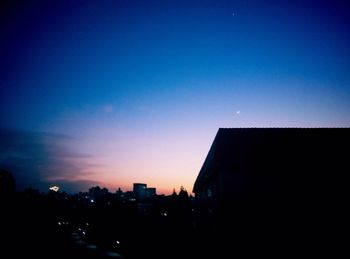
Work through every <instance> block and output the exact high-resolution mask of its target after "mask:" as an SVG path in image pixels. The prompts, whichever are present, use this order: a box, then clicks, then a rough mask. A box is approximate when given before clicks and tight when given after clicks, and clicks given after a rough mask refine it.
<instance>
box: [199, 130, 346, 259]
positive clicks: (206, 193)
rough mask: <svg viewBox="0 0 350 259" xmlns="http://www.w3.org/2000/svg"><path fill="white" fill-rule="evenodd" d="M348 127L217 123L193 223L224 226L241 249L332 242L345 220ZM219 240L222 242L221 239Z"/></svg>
mask: <svg viewBox="0 0 350 259" xmlns="http://www.w3.org/2000/svg"><path fill="white" fill-rule="evenodd" d="M349 133H350V129H348V128H232V129H219V131H218V133H217V135H216V137H215V139H214V141H213V144H212V146H211V148H210V150H209V153H208V155H207V157H206V159H205V161H204V164H203V166H202V168H201V170H200V172H199V175H198V177H197V179H196V181H195V184H194V188H193V192H194V193H195V195H196V204H197V208H196V210H197V211H198V213H197V224H198V227H199V228H200V229H203V230H205V231H212V232H216V231H217V232H220V233H222V231H226V232H227V234H229V235H230V236H231V241H232V240H233V241H234V244H236V245H237V247H240V248H241V249H242V250H244V251H248V250H247V249H243V248H242V247H246V246H249V247H250V250H251V248H259V249H261V250H264V251H266V252H267V253H268V254H271V252H273V251H276V250H277V248H283V249H284V250H291V251H301V250H303V249H305V247H308V248H310V241H316V243H318V245H320V244H324V245H327V244H329V243H330V242H333V241H332V240H331V238H330V236H333V235H332V234H335V229H337V228H338V229H341V228H342V227H343V225H342V224H343V223H344V222H345V220H344V219H342V217H343V215H345V214H344V213H343V209H344V204H346V198H345V197H347V195H346V193H347V191H346V190H347V189H348V187H347V186H346V182H347V181H346V179H347V177H346V175H347V174H348V172H349V163H348V155H347V151H346V150H347V149H348V147H349V146H350V145H349V144H350V134H349ZM214 235H215V234H214ZM209 236H210V235H209ZM216 236H219V237H220V236H223V235H220V234H218V235H216ZM294 236H296V238H292V237H294ZM216 242H218V244H217V245H218V246H219V247H220V248H222V246H223V245H224V243H225V240H220V238H219V240H216ZM228 247H230V246H229V245H228ZM321 247H322V245H321ZM323 247H327V246H323Z"/></svg>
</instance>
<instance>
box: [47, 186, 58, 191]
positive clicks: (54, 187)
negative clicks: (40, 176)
mask: <svg viewBox="0 0 350 259" xmlns="http://www.w3.org/2000/svg"><path fill="white" fill-rule="evenodd" d="M59 189H60V187H58V186H51V187H49V190H50V191H54V192H58V190H59Z"/></svg>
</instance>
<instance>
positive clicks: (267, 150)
mask: <svg viewBox="0 0 350 259" xmlns="http://www.w3.org/2000/svg"><path fill="white" fill-rule="evenodd" d="M349 144H350V128H220V129H219V130H218V132H217V134H216V137H215V139H214V141H213V144H212V146H211V148H210V150H209V152H208V155H207V157H206V159H205V161H204V163H203V166H202V168H201V170H200V172H199V174H198V177H197V179H196V181H195V184H194V188H193V191H194V192H196V191H197V190H198V188H200V186H201V185H202V184H203V183H204V182H205V181H206V180H207V179H209V178H210V177H211V175H212V174H213V173H214V172H218V171H220V170H223V169H224V170H228V171H234V170H235V168H237V167H238V166H242V164H244V166H245V167H248V166H249V167H250V170H251V171H254V170H255V169H254V168H253V169H252V167H254V166H256V168H257V169H256V170H255V171H258V168H259V166H260V167H263V166H265V168H266V165H267V164H268V163H270V164H272V163H274V162H273V160H272V159H271V157H270V156H274V159H275V161H276V162H277V163H278V161H277V160H283V163H289V164H290V163H292V162H291V161H293V159H296V160H300V161H303V163H305V162H306V163H309V161H310V163H311V161H312V163H313V164H315V163H316V161H317V159H318V157H319V158H320V159H324V158H327V159H329V160H333V161H334V162H335V161H336V160H337V162H336V163H337V164H339V163H338V162H339V161H340V160H342V161H343V160H344V159H345V154H344V151H343V149H344V148H348V147H349ZM281 164H282V162H280V164H279V166H281ZM316 167H317V165H316ZM319 169H322V168H319ZM262 173H264V172H262Z"/></svg>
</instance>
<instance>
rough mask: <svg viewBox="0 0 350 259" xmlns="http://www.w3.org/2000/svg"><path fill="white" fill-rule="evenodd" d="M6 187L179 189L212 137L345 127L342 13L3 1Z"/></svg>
mask: <svg viewBox="0 0 350 259" xmlns="http://www.w3.org/2000/svg"><path fill="white" fill-rule="evenodd" d="M5 2H7V4H6V3H5V4H1V6H0V10H1V11H0V33H1V34H0V35H1V36H0V37H1V38H0V104H1V109H0V167H1V168H5V169H7V170H9V171H11V172H12V173H13V174H14V176H15V177H16V181H17V185H18V187H19V188H23V187H26V186H32V187H35V188H40V189H41V190H47V187H48V186H49V185H50V184H56V185H59V186H62V187H63V188H64V189H66V190H68V191H79V190H87V188H88V187H90V186H92V185H97V184H98V185H100V186H104V187H107V188H109V189H110V190H111V191H115V189H116V188H118V187H121V188H122V189H123V190H130V189H131V188H132V183H134V182H144V183H147V184H148V186H150V187H156V188H157V192H158V193H165V194H169V193H171V192H172V189H173V188H176V189H177V190H178V189H179V187H180V186H181V185H183V186H184V187H185V188H186V189H187V190H188V191H191V190H192V187H193V183H194V181H195V179H196V177H197V175H198V172H199V170H200V168H201V166H202V164H203V162H204V160H205V157H206V155H207V153H208V151H209V148H210V146H211V143H212V141H213V139H214V137H215V134H216V132H217V130H218V128H219V127H349V126H350V3H349V1H334V0H333V1H282V0H281V1H233V0H232V1H218V0H215V1H189V0H188V1H183V2H182V1H159V2H158V1H157V2H156V1H132V0H120V1H117V0H116V1H5Z"/></svg>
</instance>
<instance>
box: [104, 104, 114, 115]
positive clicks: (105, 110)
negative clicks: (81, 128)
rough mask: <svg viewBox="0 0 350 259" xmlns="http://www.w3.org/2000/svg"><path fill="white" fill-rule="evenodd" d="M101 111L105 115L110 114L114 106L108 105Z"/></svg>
mask: <svg viewBox="0 0 350 259" xmlns="http://www.w3.org/2000/svg"><path fill="white" fill-rule="evenodd" d="M103 111H104V112H105V113H112V112H114V106H113V105H110V104H108V105H105V106H103Z"/></svg>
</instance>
